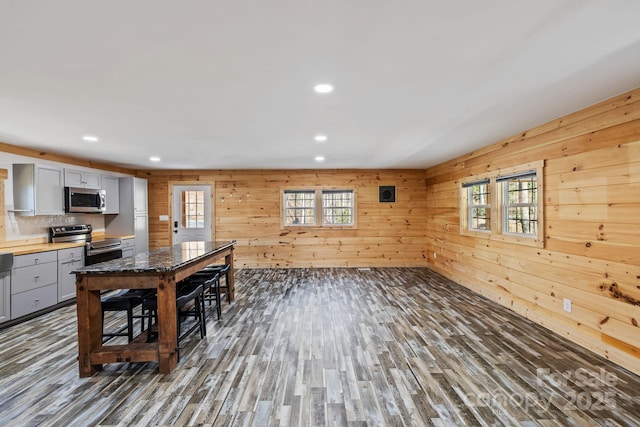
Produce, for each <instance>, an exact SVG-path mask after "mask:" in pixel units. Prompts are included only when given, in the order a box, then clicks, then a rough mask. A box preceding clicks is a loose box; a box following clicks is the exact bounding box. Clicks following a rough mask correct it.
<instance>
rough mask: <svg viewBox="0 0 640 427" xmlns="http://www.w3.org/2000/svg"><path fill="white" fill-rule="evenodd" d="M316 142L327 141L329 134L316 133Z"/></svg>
mask: <svg viewBox="0 0 640 427" xmlns="http://www.w3.org/2000/svg"><path fill="white" fill-rule="evenodd" d="M313 139H315V140H316V142H325V141H326V140H327V135H316V136H314V137H313Z"/></svg>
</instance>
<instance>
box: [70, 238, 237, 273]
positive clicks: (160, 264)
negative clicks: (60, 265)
mask: <svg viewBox="0 0 640 427" xmlns="http://www.w3.org/2000/svg"><path fill="white" fill-rule="evenodd" d="M235 243H236V242H235V240H234V241H231V242H184V243H181V244H179V245H175V246H169V247H165V248H160V249H154V250H152V251H149V252H142V253H139V254H137V255H136V256H135V257H128V258H118V259H113V260H111V261H105V262H101V263H98V264H92V265H87V266H85V267H82V268H80V269H78V270H74V271H72V273H76V274H108V273H149V272H152V273H162V272H168V271H173V270H176V269H178V268H180V267H182V266H183V265H186V264H189V263H191V262H194V261H197V260H198V259H199V258H204V257H206V256H209V255H210V254H211V253H213V252H222V251H224V250H226V249H228V248H233V246H234V245H235Z"/></svg>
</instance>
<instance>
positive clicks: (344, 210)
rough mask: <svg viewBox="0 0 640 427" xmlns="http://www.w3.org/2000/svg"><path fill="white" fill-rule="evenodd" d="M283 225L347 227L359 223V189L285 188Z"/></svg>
mask: <svg viewBox="0 0 640 427" xmlns="http://www.w3.org/2000/svg"><path fill="white" fill-rule="evenodd" d="M282 218H283V221H282V223H283V225H284V226H285V227H290V226H321V227H344V226H354V225H355V191H354V190H352V189H348V190H342V189H339V190H334V189H331V190H323V189H314V190H284V191H283V210H282Z"/></svg>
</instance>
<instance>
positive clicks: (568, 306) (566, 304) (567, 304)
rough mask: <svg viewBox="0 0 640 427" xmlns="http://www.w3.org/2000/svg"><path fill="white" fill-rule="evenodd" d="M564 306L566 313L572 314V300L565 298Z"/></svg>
mask: <svg viewBox="0 0 640 427" xmlns="http://www.w3.org/2000/svg"><path fill="white" fill-rule="evenodd" d="M562 305H563V307H564V311H566V312H567V313H571V300H570V299H569V298H564V299H563V300H562Z"/></svg>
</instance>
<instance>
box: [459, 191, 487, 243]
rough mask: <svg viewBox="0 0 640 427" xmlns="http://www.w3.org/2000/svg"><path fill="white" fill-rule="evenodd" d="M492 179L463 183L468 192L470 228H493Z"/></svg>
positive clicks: (478, 229) (484, 229)
mask: <svg viewBox="0 0 640 427" xmlns="http://www.w3.org/2000/svg"><path fill="white" fill-rule="evenodd" d="M489 183H490V181H489V180H488V179H484V180H482V181H475V182H469V183H465V184H463V185H462V187H463V188H465V189H466V192H467V210H468V211H467V217H468V218H469V220H468V221H467V227H468V228H469V230H477V231H488V230H491V205H490V196H491V192H490V187H489Z"/></svg>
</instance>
